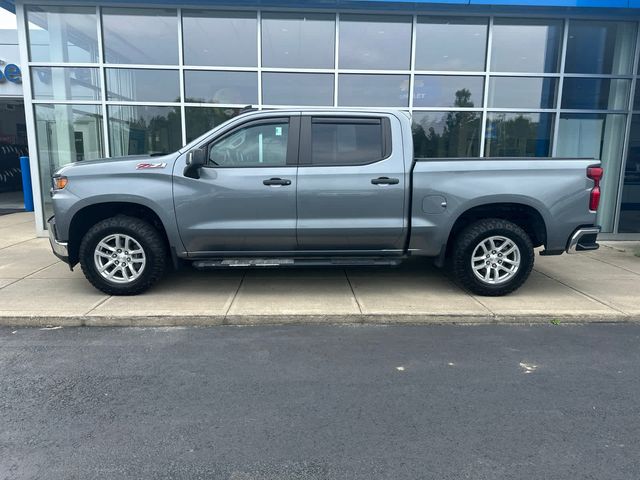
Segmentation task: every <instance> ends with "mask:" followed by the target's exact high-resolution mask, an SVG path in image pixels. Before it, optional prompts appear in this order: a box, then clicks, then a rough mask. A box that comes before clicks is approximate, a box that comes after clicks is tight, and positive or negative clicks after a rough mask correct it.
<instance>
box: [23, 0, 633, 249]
mask: <svg viewBox="0 0 640 480" xmlns="http://www.w3.org/2000/svg"><path fill="white" fill-rule="evenodd" d="M87 3H89V6H94V7H95V11H96V19H97V21H96V28H97V32H98V49H99V52H98V62H88V63H82V62H73V63H64V62H31V61H30V60H29V45H28V25H27V18H26V6H27V4H26V0H18V1H17V2H16V15H17V19H18V27H19V28H18V35H19V43H20V61H21V63H22V64H23V65H27V68H25V69H23V90H24V100H25V113H26V122H27V124H28V125H29V127H31V128H28V129H27V141H28V146H29V151H30V152H31V153H30V157H31V161H30V164H31V174H32V184H33V185H34V196H35V198H36V202H35V205H36V206H35V210H36V230H37V232H38V234H40V235H44V233H45V225H44V219H43V196H42V195H43V192H42V191H41V186H40V175H39V159H38V150H37V139H36V133H35V113H34V106H35V105H38V104H78V105H98V106H100V111H101V114H102V129H103V132H102V135H103V145H104V153H105V156H110V154H111V150H112V149H111V138H110V135H109V119H108V107H109V106H110V105H139V106H166V107H179V108H180V112H181V119H180V120H181V134H182V140H183V143H186V136H187V135H186V108H191V107H202V108H242V107H245V106H246V105H243V104H217V103H200V102H187V101H186V98H185V78H184V74H185V70H200V71H238V72H241V71H246V72H255V73H256V74H257V78H258V82H257V83H258V87H257V88H258V92H257V98H258V104H257V105H255V107H257V108H258V109H260V110H262V109H279V108H291V107H294V108H298V107H303V106H302V105H270V104H265V103H264V99H263V86H262V73H263V72H273V73H327V74H333V76H334V78H333V81H334V83H333V106H334V107H337V106H338V105H339V103H338V99H339V76H340V75H341V74H372V75H387V74H389V75H408V76H409V92H408V93H409V95H408V96H409V101H408V106H407V107H401V109H402V110H407V111H408V112H409V113H413V112H414V111H415V112H448V111H469V112H477V113H479V114H480V117H481V132H480V152H479V158H484V157H485V148H486V138H485V137H486V133H487V120H488V114H489V113H493V112H505V113H550V114H552V115H553V119H554V125H553V128H552V131H551V134H552V139H551V152H550V153H551V154H552V155H554V156H555V155H556V153H557V150H558V145H557V140H558V133H559V126H560V116H561V114H565V113H607V114H614V113H618V114H626V115H627V120H626V126H625V128H626V130H625V132H624V147H623V154H622V155H623V158H622V161H621V174H620V179H619V183H618V191H617V194H616V202H615V209H616V210H615V216H614V231H613V234H612V235H616V234H617V232H618V228H619V220H620V211H621V205H620V198H621V194H622V189H623V188H624V171H625V167H626V163H627V155H628V142H629V135H630V128H631V121H632V116H633V115H634V114H640V110H639V111H636V110H633V103H634V95H635V88H636V84H637V80H638V66H639V57H640V23H639V22H640V16H636V17H632V18H629V17H622V16H617V17H615V18H611V17H608V16H607V15H605V14H604V13H601V12H594V11H590V12H587V13H581V14H566V13H564V12H558V14H555V13H553V12H541V13H535V14H533V15H531V14H522V13H519V12H517V11H504V12H500V11H495V10H493V11H490V12H489V11H478V10H476V11H471V12H466V11H463V10H459V9H456V8H455V6H452V8H451V9H450V10H435V9H429V7H426V6H425V9H424V10H422V9H420V10H418V9H414V10H413V11H409V10H408V11H398V12H389V11H388V10H383V9H379V10H378V9H373V10H370V11H367V12H363V11H362V10H359V9H349V8H340V7H337V8H333V9H326V8H304V7H302V6H299V7H267V6H265V7H255V6H234V5H215V6H204V5H188V6H184V5H183V6H178V5H169V4H168V5H162V6H156V5H149V4H141V3H137V2H132V3H130V4H127V5H126V6H123V5H122V4H117V3H111V2H109V1H106V2H97V1H93V2H87ZM70 6H73V5H70ZM77 6H81V5H77ZM82 6H84V7H86V6H87V5H86V4H85V5H82ZM109 7H119V8H158V7H159V8H162V9H171V10H175V11H176V21H177V36H178V64H177V65H173V64H168V65H155V64H111V63H109V64H108V63H105V56H104V54H105V52H104V32H103V28H102V25H103V22H102V14H103V9H104V8H109ZM191 10H197V11H206V10H209V11H212V12H236V11H237V12H255V14H256V20H257V21H256V42H257V45H256V47H257V62H256V66H255V67H246V66H245V67H234V66H210V65H185V64H184V35H183V17H184V12H185V11H187V12H188V11H191ZM300 11H304V12H309V13H316V12H317V13H329V14H333V15H334V22H335V37H334V66H333V68H267V67H263V66H262V15H263V13H264V12H269V13H291V12H300ZM351 13H355V14H367V15H372V16H375V15H385V16H387V17H388V16H394V17H403V18H406V19H408V20H409V21H410V23H411V36H410V42H411V44H410V49H411V50H410V65H409V69H408V70H384V69H382V70H381V69H345V68H341V67H340V64H339V54H340V40H341V38H340V16H341V14H342V15H344V14H351ZM421 17H450V18H456V17H458V18H461V19H462V18H484V19H487V37H486V39H485V65H484V69H483V70H479V71H440V70H423V69H419V70H418V69H416V64H415V60H416V45H417V42H418V38H417V37H418V32H417V24H418V22H419V19H420V18H421ZM496 18H499V19H507V20H508V19H513V20H518V19H522V18H526V19H539V20H542V21H545V20H546V21H562V26H563V30H562V36H561V44H560V53H559V54H560V61H559V71H558V72H547V73H540V72H508V71H499V72H494V71H491V50H492V43H493V32H494V20H495V19H496ZM572 20H595V21H603V22H606V21H609V22H628V23H632V24H634V25H635V27H636V43H635V51H634V58H633V70H632V72H631V73H629V74H620V75H618V74H604V75H603V74H575V73H565V67H566V55H567V44H568V35H569V29H570V23H571V21H572ZM38 66H46V67H79V68H81V67H93V68H97V69H98V71H99V75H100V86H101V94H100V99H99V100H64V101H63V100H51V99H49V100H47V99H42V100H35V99H34V98H33V92H32V83H31V77H30V71H31V67H38ZM107 68H129V69H131V68H136V69H149V70H154V69H156V70H177V71H178V72H179V82H180V83H179V89H180V101H179V102H136V101H112V100H107V90H106V88H107V84H106V69H107ZM417 75H437V76H474V77H483V79H484V86H483V100H482V105H481V106H477V107H473V108H459V107H416V106H415V105H414V90H415V77H416V76H417ZM505 76H507V77H523V78H531V77H537V78H539V77H544V78H557V79H558V80H557V87H556V88H557V93H556V98H555V101H556V104H555V106H554V107H553V108H546V109H543V108H539V109H531V108H491V107H490V106H489V93H490V83H491V82H490V79H491V78H492V77H505ZM565 76H568V77H580V78H612V79H613V78H615V79H629V80H631V87H630V88H631V91H630V94H629V101H628V106H627V107H628V108H626V109H622V110H579V109H571V110H569V109H562V93H563V92H562V90H563V86H564V79H565ZM364 109H365V110H369V109H370V110H376V109H377V107H365V108H364ZM628 235H629V234H626V236H628ZM638 238H640V234H639V235H638Z"/></svg>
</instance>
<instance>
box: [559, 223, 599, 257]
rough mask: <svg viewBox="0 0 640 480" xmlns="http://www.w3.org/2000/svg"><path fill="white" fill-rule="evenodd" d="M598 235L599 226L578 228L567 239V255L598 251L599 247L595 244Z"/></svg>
mask: <svg viewBox="0 0 640 480" xmlns="http://www.w3.org/2000/svg"><path fill="white" fill-rule="evenodd" d="M598 233H600V226H597V225H596V226H594V227H580V228H578V229H577V230H576V231H575V232H573V235H571V238H570V239H569V243H568V244H567V253H579V252H588V251H591V250H597V249H599V248H600V245H598V242H596V240H597V238H598Z"/></svg>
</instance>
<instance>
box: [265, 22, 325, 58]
mask: <svg viewBox="0 0 640 480" xmlns="http://www.w3.org/2000/svg"><path fill="white" fill-rule="evenodd" d="M335 23H336V21H335V15H333V14H331V15H327V14H319V13H306V14H305V13H264V14H263V15H262V66H263V67H283V68H284V67H286V68H333V64H334V56H335V53H334V45H335V31H336V25H335Z"/></svg>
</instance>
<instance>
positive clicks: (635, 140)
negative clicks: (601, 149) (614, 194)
mask: <svg viewBox="0 0 640 480" xmlns="http://www.w3.org/2000/svg"><path fill="white" fill-rule="evenodd" d="M621 203H622V205H621V207H620V224H619V225H618V232H620V233H640V116H639V115H634V116H633V117H632V119H631V133H630V135H629V151H628V154H627V166H626V168H625V171H624V186H623V187H622V199H621Z"/></svg>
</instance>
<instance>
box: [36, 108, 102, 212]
mask: <svg viewBox="0 0 640 480" xmlns="http://www.w3.org/2000/svg"><path fill="white" fill-rule="evenodd" d="M34 112H35V120H36V140H37V145H38V162H39V164H40V185H41V191H42V192H43V195H42V197H43V198H42V200H43V201H44V218H45V220H46V219H47V218H49V217H50V216H51V215H53V211H52V208H51V196H50V195H49V194H48V192H49V190H50V189H51V177H52V175H53V174H54V173H55V172H56V170H58V169H59V168H60V167H62V166H63V165H66V164H67V163H71V162H80V161H82V160H94V159H96V158H100V157H103V156H104V147H103V137H102V114H101V112H100V107H99V106H98V105H52V104H47V105H35V107H34Z"/></svg>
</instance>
